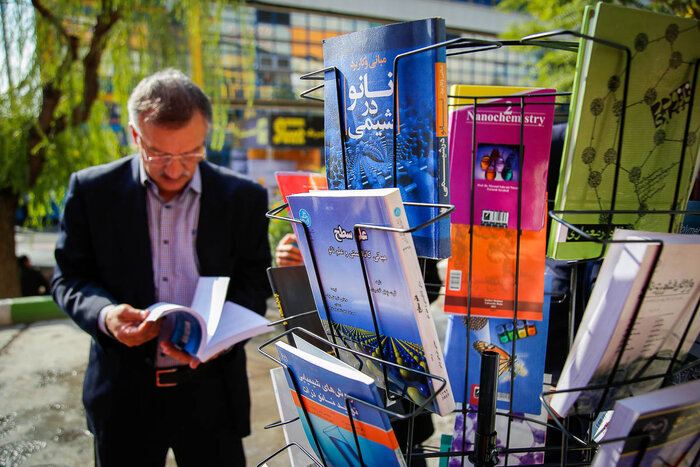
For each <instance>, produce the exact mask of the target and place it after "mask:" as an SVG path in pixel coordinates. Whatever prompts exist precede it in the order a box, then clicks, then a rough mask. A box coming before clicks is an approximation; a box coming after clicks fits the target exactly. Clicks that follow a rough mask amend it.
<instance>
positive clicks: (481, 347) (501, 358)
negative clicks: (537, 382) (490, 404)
mask: <svg viewBox="0 0 700 467" xmlns="http://www.w3.org/2000/svg"><path fill="white" fill-rule="evenodd" d="M473 347H474V350H476V351H477V352H479V354H482V355H483V353H484V352H485V351H487V350H491V351H493V352H496V353H497V354H498V377H499V378H500V377H501V375H503V374H506V376H510V369H511V367H513V368H515V372H514V375H523V376H525V375H526V374H527V369H526V368H525V364H524V362H522V361H520V360H518V357H517V356H516V357H511V356H510V354H509V353H508V352H506V351H505V350H503V349H502V348H500V347H497V346H495V345H493V344H491V343H489V342H484V341H476V342H474V344H473Z"/></svg>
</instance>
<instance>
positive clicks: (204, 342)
mask: <svg viewBox="0 0 700 467" xmlns="http://www.w3.org/2000/svg"><path fill="white" fill-rule="evenodd" d="M229 280H230V279H229V278H228V277H200V278H199V281H197V288H196V289H195V292H194V298H193V299H192V305H190V306H189V307H186V306H183V305H176V304H173V303H165V302H159V303H155V304H153V305H151V306H149V307H148V310H149V311H150V313H149V315H148V317H147V318H146V321H156V320H158V319H159V318H162V317H164V316H166V315H173V316H174V320H175V323H174V328H173V333H172V335H171V337H170V340H171V341H172V342H173V343H174V344H175V345H177V346H178V347H180V348H181V349H183V350H185V351H186V352H188V353H190V354H192V355H194V356H195V357H197V358H198V359H199V360H200V361H202V362H206V361H207V360H209V359H211V358H212V357H214V356H215V355H217V354H218V353H220V352H222V351H224V350H226V349H228V348H229V347H232V346H233V345H234V344H237V343H238V342H241V341H244V340H246V339H250V338H251V337H254V336H257V335H259V334H263V333H265V332H266V331H267V330H268V329H267V325H268V324H269V321H268V320H266V319H265V318H263V317H262V316H260V315H259V314H257V313H255V312H254V311H252V310H249V309H248V308H245V307H242V306H241V305H238V304H236V303H233V302H228V301H226V290H227V289H228V283H229Z"/></svg>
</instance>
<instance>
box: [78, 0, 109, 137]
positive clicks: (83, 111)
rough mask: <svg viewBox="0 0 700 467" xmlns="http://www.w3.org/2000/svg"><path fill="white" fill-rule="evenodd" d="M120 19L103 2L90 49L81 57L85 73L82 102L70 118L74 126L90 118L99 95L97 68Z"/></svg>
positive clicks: (106, 0) (104, 1)
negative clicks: (109, 37)
mask: <svg viewBox="0 0 700 467" xmlns="http://www.w3.org/2000/svg"><path fill="white" fill-rule="evenodd" d="M120 19H121V12H120V10H119V9H116V10H112V9H111V2H110V1H109V0H103V1H102V11H101V12H100V14H99V15H98V17H97V23H96V24H95V28H94V29H93V32H92V39H91V40H90V48H89V50H88V52H87V54H86V55H85V57H83V68H84V70H83V71H84V73H85V74H84V80H83V99H82V102H80V103H79V104H78V105H76V106H75V108H74V109H73V112H72V114H73V115H72V118H73V124H74V125H77V124H79V123H82V122H85V121H87V119H88V118H89V116H90V109H91V108H92V104H93V103H94V102H95V99H97V95H98V93H99V68H100V63H101V61H102V54H103V52H104V49H105V44H106V42H105V41H106V38H107V35H108V34H109V32H110V31H111V30H112V28H113V27H114V25H115V24H116V23H117V21H119V20H120Z"/></svg>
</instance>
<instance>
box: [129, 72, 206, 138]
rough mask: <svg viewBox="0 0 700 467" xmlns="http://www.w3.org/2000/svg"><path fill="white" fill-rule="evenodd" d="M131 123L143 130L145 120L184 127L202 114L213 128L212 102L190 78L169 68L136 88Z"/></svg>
mask: <svg viewBox="0 0 700 467" xmlns="http://www.w3.org/2000/svg"><path fill="white" fill-rule="evenodd" d="M127 109H128V111H129V121H130V122H131V124H132V125H134V127H136V129H137V130H139V131H140V128H139V124H140V123H141V119H142V118H143V121H145V122H149V123H151V124H154V125H156V126H163V127H166V128H180V127H182V126H184V125H185V124H186V123H187V122H189V121H190V120H191V119H192V116H193V115H194V113H195V112H196V111H199V112H201V114H202V116H203V117H204V120H205V121H206V122H207V126H210V125H211V121H212V110H211V102H209V98H208V97H207V96H206V94H204V92H203V91H202V90H201V89H200V88H199V86H197V85H196V84H194V83H193V82H192V80H190V79H189V78H188V77H187V75H185V74H184V73H182V72H181V71H179V70H176V69H174V68H166V69H164V70H161V71H158V72H156V73H154V74H152V75H151V76H147V77H145V78H144V79H142V80H141V82H140V83H139V84H137V85H136V87H135V88H134V90H133V91H132V93H131V95H130V96H129V101H128V102H127Z"/></svg>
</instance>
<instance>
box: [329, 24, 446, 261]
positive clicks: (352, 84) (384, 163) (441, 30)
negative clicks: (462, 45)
mask: <svg viewBox="0 0 700 467" xmlns="http://www.w3.org/2000/svg"><path fill="white" fill-rule="evenodd" d="M443 41H445V20H444V19H442V18H428V19H422V20H417V21H410V22H405V23H396V24H390V25H387V26H381V27H376V28H370V29H367V30H364V31H358V32H355V33H351V34H344V35H341V36H337V37H333V38H329V39H326V40H324V42H323V58H324V67H335V68H336V69H337V70H338V72H337V74H336V72H335V71H332V70H331V71H326V72H325V81H324V113H325V157H326V174H327V177H328V188H329V189H330V190H344V189H354V190H358V189H367V188H389V187H398V188H399V189H400V190H401V196H402V198H403V200H404V201H406V202H417V203H431V204H448V203H449V200H450V193H449V170H448V165H449V154H448V150H447V132H448V129H447V74H446V66H445V48H444V47H437V48H433V49H429V50H425V51H422V52H419V53H415V54H411V55H408V56H405V57H404V58H400V59H399V60H398V61H397V68H396V76H394V73H395V71H394V61H395V59H396V57H397V56H398V55H400V54H404V53H406V52H409V51H412V50H416V49H420V48H423V47H427V46H431V45H433V44H437V43H440V42H443ZM395 83H396V84H395ZM395 87H396V89H395ZM395 100H396V104H397V105H396V109H397V110H396V113H397V115H393V113H394V102H395ZM395 127H396V134H397V136H396V154H395V155H394V148H393V144H394V128H395ZM343 144H344V147H345V157H343ZM406 210H407V214H408V220H409V223H410V225H411V226H412V227H415V226H418V225H420V224H423V223H424V222H427V221H429V220H430V219H432V218H434V217H436V216H437V215H438V214H439V212H438V209H436V208H427V207H418V206H408V207H407V208H406ZM413 240H414V242H415V245H416V251H417V253H418V256H422V257H427V258H447V257H449V256H450V221H449V219H442V220H439V221H437V222H434V223H432V224H429V225H428V226H426V227H424V228H422V229H419V230H417V231H416V232H414V233H413Z"/></svg>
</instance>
